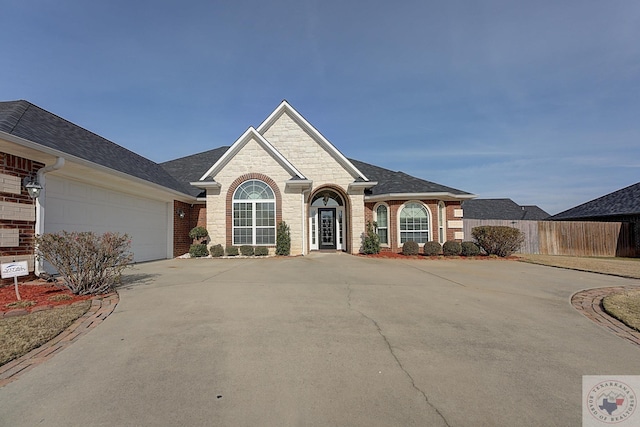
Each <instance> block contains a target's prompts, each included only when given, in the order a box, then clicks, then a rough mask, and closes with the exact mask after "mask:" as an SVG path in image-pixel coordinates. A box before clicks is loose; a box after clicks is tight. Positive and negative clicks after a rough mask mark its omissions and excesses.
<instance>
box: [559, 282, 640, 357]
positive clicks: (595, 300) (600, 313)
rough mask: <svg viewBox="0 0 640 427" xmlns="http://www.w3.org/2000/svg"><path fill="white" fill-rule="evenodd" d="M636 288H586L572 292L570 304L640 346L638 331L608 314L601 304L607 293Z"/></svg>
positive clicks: (634, 288) (604, 326)
mask: <svg viewBox="0 0 640 427" xmlns="http://www.w3.org/2000/svg"><path fill="white" fill-rule="evenodd" d="M637 289H638V286H615V287H610V288H595V289H586V290H583V291H578V292H576V293H575V294H573V296H572V297H571V305H573V307H574V308H575V309H576V310H578V311H579V312H581V313H582V314H583V315H584V316H585V317H586V318H587V319H590V320H592V321H594V322H595V323H597V324H598V325H600V326H602V327H603V328H606V329H608V330H609V331H610V332H613V333H614V334H616V335H617V336H619V337H620V338H622V339H624V340H626V341H628V342H630V343H631V344H634V345H636V346H640V332H638V331H636V330H635V329H633V328H630V327H629V326H627V325H625V324H624V323H622V322H621V321H619V320H618V319H616V318H615V317H613V316H611V315H610V314H608V313H607V312H606V311H605V310H604V307H603V306H602V300H603V299H604V298H605V297H606V296H608V295H611V294H615V293H620V292H624V291H629V290H637Z"/></svg>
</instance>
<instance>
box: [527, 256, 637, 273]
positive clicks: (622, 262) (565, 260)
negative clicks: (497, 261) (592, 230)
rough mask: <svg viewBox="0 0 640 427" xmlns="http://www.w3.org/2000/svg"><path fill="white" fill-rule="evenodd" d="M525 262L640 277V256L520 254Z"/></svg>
mask: <svg viewBox="0 0 640 427" xmlns="http://www.w3.org/2000/svg"><path fill="white" fill-rule="evenodd" d="M517 257H518V258H519V259H520V260H522V261H525V262H531V263H533V264H542V265H548V266H552V267H562V268H570V269H573V270H581V271H591V272H594V273H602V274H611V275H615V276H622V277H631V278H634V279H640V258H589V257H572V256H560V255H530V254H518V255H517Z"/></svg>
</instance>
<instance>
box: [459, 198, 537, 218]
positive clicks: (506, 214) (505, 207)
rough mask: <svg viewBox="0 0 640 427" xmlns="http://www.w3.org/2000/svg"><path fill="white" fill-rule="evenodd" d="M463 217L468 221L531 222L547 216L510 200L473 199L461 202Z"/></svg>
mask: <svg viewBox="0 0 640 427" xmlns="http://www.w3.org/2000/svg"><path fill="white" fill-rule="evenodd" d="M462 209H463V210H464V217H465V218H468V219H499V220H516V221H518V220H533V221H539V220H543V219H546V218H547V217H549V214H548V213H546V212H545V211H543V210H542V209H540V208H539V207H538V206H535V205H526V206H520V205H518V204H517V203H516V202H514V201H513V200H511V199H473V200H465V201H464V202H462Z"/></svg>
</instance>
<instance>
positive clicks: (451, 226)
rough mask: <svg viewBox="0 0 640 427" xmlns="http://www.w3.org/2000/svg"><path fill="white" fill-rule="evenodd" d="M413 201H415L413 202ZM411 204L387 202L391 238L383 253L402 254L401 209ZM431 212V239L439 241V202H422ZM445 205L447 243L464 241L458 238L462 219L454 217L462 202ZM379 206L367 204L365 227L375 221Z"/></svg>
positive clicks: (450, 202)
mask: <svg viewBox="0 0 640 427" xmlns="http://www.w3.org/2000/svg"><path fill="white" fill-rule="evenodd" d="M411 201H413V200H411ZM407 202H409V200H389V201H385V202H384V204H386V205H387V206H388V207H389V211H388V215H389V218H388V236H389V244H388V245H386V246H384V245H383V246H381V248H380V250H381V251H382V252H395V253H399V252H402V244H400V242H399V235H398V215H399V211H400V208H401V207H402V205H404V204H405V203H407ZM420 202H422V203H423V204H424V205H425V206H426V207H427V208H428V210H429V215H430V219H431V229H430V230H429V234H430V235H429V237H430V238H431V240H435V241H438V202H439V201H438V200H420ZM444 203H445V211H446V225H447V226H446V228H445V230H446V241H448V240H457V241H462V239H458V238H456V237H457V236H456V232H458V233H459V232H461V231H462V218H461V217H460V218H457V217H454V211H455V210H457V209H461V208H460V202H458V201H449V202H444ZM378 204H379V202H375V203H374V202H367V203H365V215H364V217H365V225H366V222H367V221H373V218H374V215H373V210H374V209H375V207H376V206H377V205H378ZM457 221H460V226H459V227H458V223H457Z"/></svg>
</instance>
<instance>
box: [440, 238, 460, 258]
mask: <svg viewBox="0 0 640 427" xmlns="http://www.w3.org/2000/svg"><path fill="white" fill-rule="evenodd" d="M442 253H443V254H444V256H459V255H460V254H461V253H462V245H461V244H460V242H454V241H453V240H451V241H447V242H444V245H442Z"/></svg>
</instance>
